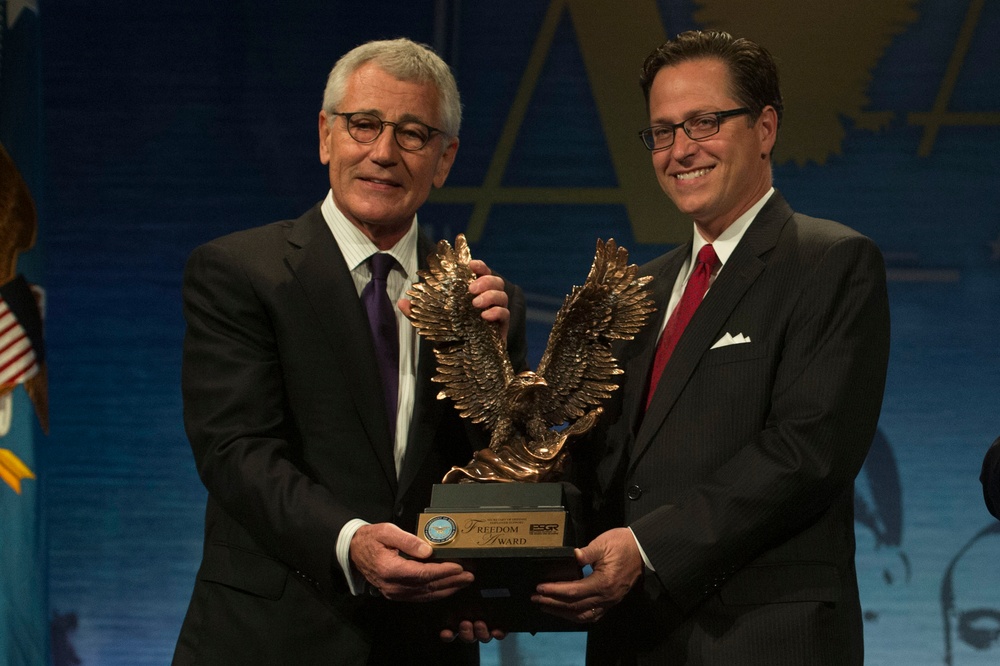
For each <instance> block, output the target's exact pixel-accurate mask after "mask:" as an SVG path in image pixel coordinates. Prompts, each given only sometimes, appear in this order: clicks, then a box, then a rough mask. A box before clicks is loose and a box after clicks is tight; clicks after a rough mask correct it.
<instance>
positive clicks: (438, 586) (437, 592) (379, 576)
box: [351, 523, 473, 601]
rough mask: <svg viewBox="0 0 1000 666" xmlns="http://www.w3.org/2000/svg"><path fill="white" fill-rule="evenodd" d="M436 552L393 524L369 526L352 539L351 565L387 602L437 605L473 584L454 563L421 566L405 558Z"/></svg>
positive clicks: (468, 574)
mask: <svg viewBox="0 0 1000 666" xmlns="http://www.w3.org/2000/svg"><path fill="white" fill-rule="evenodd" d="M433 552H434V551H433V549H432V548H431V547H430V545H428V544H427V543H425V542H424V541H423V540H421V539H420V538H418V537H416V536H414V535H412V534H410V533H408V532H404V531H403V530H401V529H399V528H398V527H396V526H395V525H393V524H391V523H378V524H375V525H365V526H363V527H361V528H359V529H358V531H357V532H355V534H354V538H353V539H351V564H353V565H354V567H355V568H356V569H357V570H358V572H359V573H360V574H361V575H362V576H364V577H365V579H366V580H367V581H368V582H369V583H371V585H372V586H374V587H375V589H376V590H378V591H379V592H380V593H381V594H382V596H384V597H385V598H386V599H393V600H397V601H433V600H435V599H443V598H444V597H447V596H450V595H452V594H454V593H455V592H457V591H458V590H460V589H462V588H463V587H465V586H466V585H468V584H469V583H471V582H472V581H473V576H472V574H471V573H469V572H468V571H465V570H464V569H462V567H461V565H459V564H456V563H454V562H418V561H416V560H412V559H407V558H405V557H403V556H402V555H401V554H405V555H408V556H409V557H412V558H416V559H417V560H420V559H426V558H428V557H430V556H431V554H432V553H433Z"/></svg>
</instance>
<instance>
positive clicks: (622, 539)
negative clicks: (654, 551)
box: [531, 527, 643, 622]
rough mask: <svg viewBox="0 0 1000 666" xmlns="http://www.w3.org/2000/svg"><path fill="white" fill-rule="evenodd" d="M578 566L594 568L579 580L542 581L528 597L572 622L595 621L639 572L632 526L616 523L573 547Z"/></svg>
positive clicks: (619, 597) (634, 579)
mask: <svg viewBox="0 0 1000 666" xmlns="http://www.w3.org/2000/svg"><path fill="white" fill-rule="evenodd" d="M576 561H577V562H578V563H579V564H580V566H586V565H588V564H589V565H591V566H592V567H593V568H594V572H593V573H592V574H590V575H589V576H587V577H586V578H583V579H581V580H575V581H568V582H559V583H542V584H541V585H539V586H538V588H537V589H536V591H537V592H538V593H537V594H535V595H534V596H532V597H531V600H532V601H534V602H535V603H537V604H538V605H539V606H541V608H542V610H543V611H545V612H546V613H550V614H552V615H557V616H559V617H561V618H564V619H567V620H571V621H573V622H596V621H597V620H599V619H600V618H601V616H602V615H603V614H604V612H605V611H606V610H607V609H608V608H611V607H612V606H614V605H615V604H617V603H618V602H620V601H621V600H622V599H623V598H625V595H626V594H627V593H628V591H629V590H630V589H632V586H633V585H635V582H636V581H637V580H639V576H640V575H642V569H643V563H642V555H640V554H639V546H638V545H637V544H636V542H635V537H634V536H632V530H630V529H628V528H627V527H619V528H616V529H613V530H609V531H607V532H605V533H604V534H601V535H600V536H598V537H597V538H596V539H594V540H593V541H591V542H590V544H588V545H587V547H586V548H582V549H581V548H577V549H576Z"/></svg>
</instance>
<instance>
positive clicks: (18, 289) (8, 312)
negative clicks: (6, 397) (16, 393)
mask: <svg viewBox="0 0 1000 666" xmlns="http://www.w3.org/2000/svg"><path fill="white" fill-rule="evenodd" d="M44 360H45V345H44V343H43V338H42V318H41V314H40V312H39V310H38V303H37V302H36V301H35V295H34V294H33V293H32V291H31V287H30V286H28V282H27V281H26V280H25V279H24V277H22V276H20V275H18V276H17V277H16V278H14V279H13V280H11V281H10V282H8V283H7V284H4V285H2V286H0V391H2V390H3V389H5V388H11V387H13V386H16V385H17V384H22V383H24V382H25V381H27V380H28V379H31V378H32V377H34V376H35V375H36V374H38V369H39V366H40V365H41V363H42V362H43V361H44Z"/></svg>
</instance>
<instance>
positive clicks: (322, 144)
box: [319, 111, 333, 164]
mask: <svg viewBox="0 0 1000 666" xmlns="http://www.w3.org/2000/svg"><path fill="white" fill-rule="evenodd" d="M328 119H329V116H327V115H326V111H320V112H319V161H320V162H321V163H323V164H329V163H330V143H329V140H330V133H331V132H332V131H333V128H332V127H330V123H329V121H328Z"/></svg>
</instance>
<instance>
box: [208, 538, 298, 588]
mask: <svg viewBox="0 0 1000 666" xmlns="http://www.w3.org/2000/svg"><path fill="white" fill-rule="evenodd" d="M198 578H199V579H200V580H204V581H207V582H211V583H220V584H222V585H226V586H228V587H232V588H234V589H237V590H242V591H244V592H249V593H250V594H253V595H256V596H258V597H264V598H265V599H271V600H275V599H278V598H280V597H281V594H282V592H284V590H285V581H286V580H287V578H288V567H286V566H285V565H284V564H282V563H281V562H278V561H277V560H274V559H272V558H270V557H268V556H266V555H264V554H262V553H255V552H253V551H249V550H246V549H243V548H234V547H232V546H230V545H228V544H224V543H219V542H215V543H211V544H209V546H208V548H207V549H206V551H205V558H204V560H203V561H202V563H201V569H199V570H198Z"/></svg>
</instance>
